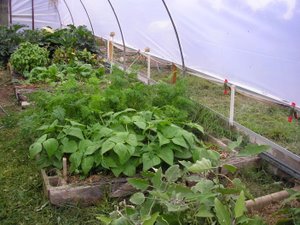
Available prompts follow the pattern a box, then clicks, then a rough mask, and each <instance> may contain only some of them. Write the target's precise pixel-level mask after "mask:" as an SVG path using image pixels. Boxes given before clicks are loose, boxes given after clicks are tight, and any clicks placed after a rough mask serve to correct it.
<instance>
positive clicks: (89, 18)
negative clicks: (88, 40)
mask: <svg viewBox="0 0 300 225" xmlns="http://www.w3.org/2000/svg"><path fill="white" fill-rule="evenodd" d="M80 3H81V5H82V7H83V9H84V11H85V14H86V16H87V18H88V20H89V23H90V26H91V29H92V32H93V35H94V36H95V31H94V27H93V24H92V21H91V17H90V15H89V13H88V11H87V9H86V7H85V5H84V4H83V2H82V0H80Z"/></svg>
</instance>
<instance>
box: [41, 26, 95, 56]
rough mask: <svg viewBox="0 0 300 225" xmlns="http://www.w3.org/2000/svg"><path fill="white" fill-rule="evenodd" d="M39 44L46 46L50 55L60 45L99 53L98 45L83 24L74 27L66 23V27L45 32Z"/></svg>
mask: <svg viewBox="0 0 300 225" xmlns="http://www.w3.org/2000/svg"><path fill="white" fill-rule="evenodd" d="M40 45H41V46H44V47H47V48H48V50H49V51H50V53H51V54H50V55H51V56H52V54H53V53H54V51H55V50H56V49H57V48H59V47H62V46H63V47H65V48H73V49H77V50H81V51H83V50H84V49H86V50H87V51H89V52H91V53H95V54H98V53H99V47H98V46H97V43H96V40H95V37H94V35H93V34H92V32H90V31H89V30H88V29H87V28H86V27H85V26H78V27H76V26H74V25H68V27H67V28H64V29H58V30H55V31H54V32H52V33H47V35H45V37H44V38H43V39H42V41H41V43H40Z"/></svg>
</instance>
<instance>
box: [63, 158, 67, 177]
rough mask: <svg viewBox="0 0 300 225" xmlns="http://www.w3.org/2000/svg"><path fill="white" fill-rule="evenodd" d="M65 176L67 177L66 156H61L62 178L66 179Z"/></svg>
mask: <svg viewBox="0 0 300 225" xmlns="http://www.w3.org/2000/svg"><path fill="white" fill-rule="evenodd" d="M67 178H68V167H67V158H66V157H63V179H64V180H65V181H67Z"/></svg>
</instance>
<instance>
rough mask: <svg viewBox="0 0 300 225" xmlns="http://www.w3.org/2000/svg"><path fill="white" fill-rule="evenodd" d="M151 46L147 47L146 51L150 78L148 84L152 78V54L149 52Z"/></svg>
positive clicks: (148, 77) (148, 76)
mask: <svg viewBox="0 0 300 225" xmlns="http://www.w3.org/2000/svg"><path fill="white" fill-rule="evenodd" d="M149 52H150V48H148V47H147V48H145V53H146V54H147V79H148V84H150V79H151V56H150V54H149Z"/></svg>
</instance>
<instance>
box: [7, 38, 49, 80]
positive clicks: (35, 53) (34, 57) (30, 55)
mask: <svg viewBox="0 0 300 225" xmlns="http://www.w3.org/2000/svg"><path fill="white" fill-rule="evenodd" d="M48 56H49V52H48V51H47V50H46V49H44V48H41V47H39V46H38V45H36V44H31V43H29V42H25V43H22V44H20V46H19V48H18V49H17V50H16V51H15V52H14V53H13V54H12V55H11V58H10V62H11V65H12V67H13V69H14V70H15V71H16V72H19V73H21V74H23V75H24V76H25V77H27V76H28V73H29V72H30V71H31V70H32V69H33V68H35V67H39V66H46V65H47V64H48V63H49V59H48Z"/></svg>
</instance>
